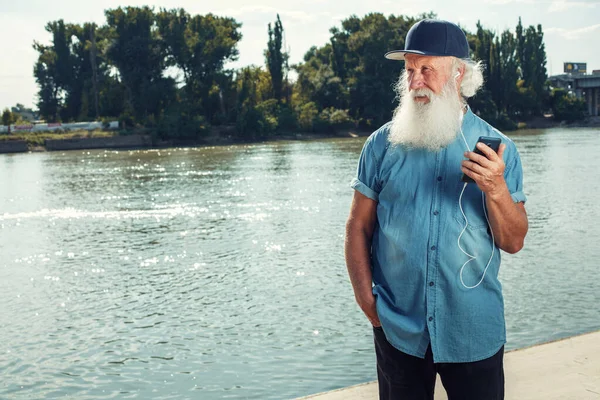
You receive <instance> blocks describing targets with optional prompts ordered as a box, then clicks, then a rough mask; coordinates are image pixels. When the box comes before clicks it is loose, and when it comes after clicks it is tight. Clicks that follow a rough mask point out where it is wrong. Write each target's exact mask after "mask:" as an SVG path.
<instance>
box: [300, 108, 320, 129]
mask: <svg viewBox="0 0 600 400" xmlns="http://www.w3.org/2000/svg"><path fill="white" fill-rule="evenodd" d="M297 114H298V127H299V128H300V129H302V130H304V131H307V132H313V131H314V130H315V123H318V121H317V118H318V116H319V109H318V108H317V105H316V104H315V103H314V102H312V101H311V102H309V103H305V104H302V105H301V106H300V107H298V110H297Z"/></svg>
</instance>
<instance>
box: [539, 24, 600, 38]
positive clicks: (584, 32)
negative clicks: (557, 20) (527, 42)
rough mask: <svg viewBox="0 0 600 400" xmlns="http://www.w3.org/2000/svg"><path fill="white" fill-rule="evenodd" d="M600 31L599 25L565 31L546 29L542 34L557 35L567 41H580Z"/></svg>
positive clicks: (562, 29) (561, 29)
mask: <svg viewBox="0 0 600 400" xmlns="http://www.w3.org/2000/svg"><path fill="white" fill-rule="evenodd" d="M595 31H600V24H595V25H590V26H586V27H583V28H579V29H565V28H548V29H545V30H544V32H545V33H546V34H548V33H550V34H557V35H559V36H562V37H563V38H565V39H567V40H576V39H582V38H583V37H586V36H588V37H589V34H591V33H592V32H595Z"/></svg>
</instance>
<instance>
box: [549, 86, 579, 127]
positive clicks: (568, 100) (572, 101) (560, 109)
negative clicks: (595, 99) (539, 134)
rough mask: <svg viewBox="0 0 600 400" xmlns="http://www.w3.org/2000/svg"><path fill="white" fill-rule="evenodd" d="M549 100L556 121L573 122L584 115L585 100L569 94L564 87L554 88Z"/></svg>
mask: <svg viewBox="0 0 600 400" xmlns="http://www.w3.org/2000/svg"><path fill="white" fill-rule="evenodd" d="M550 102H551V105H552V112H553V114H554V119H555V120H557V121H566V122H575V121H580V120H582V119H584V117H585V111H586V106H585V101H584V100H583V99H578V98H576V97H575V96H573V95H570V94H569V93H567V92H566V91H565V90H564V89H554V90H553V91H552V95H551V97H550Z"/></svg>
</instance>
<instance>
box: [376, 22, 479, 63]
mask: <svg viewBox="0 0 600 400" xmlns="http://www.w3.org/2000/svg"><path fill="white" fill-rule="evenodd" d="M406 53H410V54H420V55H423V56H440V57H449V56H452V57H456V58H463V59H465V58H469V43H468V42H467V37H466V36H465V33H464V32H463V31H462V29H460V28H459V27H458V26H457V25H455V24H453V23H452V22H448V21H442V20H437V19H423V20H421V21H419V22H417V23H416V24H414V25H413V26H412V27H411V28H410V30H409V31H408V34H407V35H406V41H405V44H404V50H393V51H390V52H387V53H386V54H385V58H388V59H390V60H404V55H405V54H406Z"/></svg>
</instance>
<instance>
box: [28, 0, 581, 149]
mask: <svg viewBox="0 0 600 400" xmlns="http://www.w3.org/2000/svg"><path fill="white" fill-rule="evenodd" d="M105 16H106V23H105V24H104V25H101V26H97V25H96V24H93V23H84V24H69V23H65V22H64V21H63V20H59V21H53V22H49V23H48V24H47V25H46V31H47V32H48V33H49V34H50V36H51V40H50V44H49V45H42V44H40V43H38V42H35V43H34V45H33V47H34V49H35V50H36V52H37V54H38V59H37V61H36V63H35V66H34V76H35V79H36V82H37V84H38V89H39V90H38V103H37V105H38V107H39V110H40V115H41V116H42V118H44V119H46V120H47V121H48V122H54V121H65V122H67V121H80V120H90V119H100V118H118V119H119V121H120V122H121V126H122V127H124V128H125V129H128V130H131V129H149V130H151V131H153V132H155V134H156V135H157V136H156V137H157V138H159V139H163V140H167V139H175V140H182V141H190V140H192V141H193V140H199V139H202V137H203V136H204V135H205V134H206V132H207V130H208V127H209V126H210V125H211V124H212V125H221V124H233V123H235V125H236V127H237V135H238V137H239V138H242V139H248V140H253V139H263V138H267V137H270V136H272V135H276V134H278V133H282V132H293V131H297V130H301V131H308V132H334V131H339V130H344V129H350V128H352V127H356V126H359V127H361V128H368V129H374V128H376V127H378V126H380V125H381V124H383V123H385V122H387V121H388V120H389V119H390V118H391V116H392V112H393V109H394V106H395V104H396V103H395V102H396V101H397V100H396V98H395V97H396V94H395V93H394V90H393V85H394V84H395V82H396V81H397V79H398V77H399V75H400V73H401V70H402V68H403V63H399V62H393V61H390V60H387V59H385V58H384V57H383V55H384V54H385V53H386V52H387V51H389V50H391V49H400V48H403V47H404V39H405V37H406V33H407V32H408V30H409V29H410V27H411V26H412V25H413V24H414V23H415V22H416V21H418V20H420V19H422V18H424V17H434V18H435V15H433V14H429V15H419V16H416V17H408V16H395V15H390V16H384V15H383V14H381V13H371V14H367V15H365V16H364V17H362V18H360V17H357V16H355V15H352V16H350V17H348V18H346V19H345V20H343V21H342V22H341V25H340V26H335V27H332V28H331V29H330V33H331V35H330V39H329V42H328V43H326V44H325V45H323V46H321V47H312V48H311V49H310V50H309V51H308V52H307V53H306V54H305V55H304V59H303V62H301V63H299V64H297V65H294V66H293V68H294V70H295V71H296V72H297V80H296V81H295V82H288V80H287V72H288V70H289V68H288V54H287V53H286V51H285V50H286V49H284V43H283V38H284V31H283V26H282V23H281V19H280V18H279V15H277V19H276V21H275V22H274V23H273V24H268V26H267V28H268V34H269V40H268V42H267V48H266V50H265V52H264V56H265V67H262V68H261V67H258V66H250V67H245V68H242V69H240V70H238V71H234V70H229V69H226V68H225V65H227V64H228V63H230V62H233V61H236V60H237V59H238V50H237V44H238V43H239V41H240V40H241V38H242V34H241V24H240V23H239V22H237V21H236V20H234V19H232V18H227V17H219V16H215V15H213V14H207V15H191V14H189V13H188V12H186V11H185V10H184V9H181V8H180V9H173V10H166V9H160V10H159V11H158V12H155V11H154V9H153V8H150V7H124V8H122V7H119V8H117V9H112V10H107V11H105ZM467 39H468V41H469V45H470V46H471V50H472V52H473V55H474V58H476V59H480V60H482V61H483V62H484V63H485V64H486V69H485V87H484V88H483V90H482V91H481V92H480V93H478V95H477V96H476V97H474V98H473V99H470V101H469V103H470V104H471V107H472V108H473V110H474V111H475V112H477V113H478V114H479V115H481V116H482V117H483V118H485V119H487V120H489V121H490V122H493V123H496V124H497V126H498V127H499V128H502V129H507V128H510V127H512V126H513V125H514V123H513V122H512V121H515V120H526V119H527V118H531V117H534V116H537V115H540V114H541V112H542V111H543V110H547V109H549V108H550V103H552V108H553V110H555V115H557V116H563V117H564V118H567V119H570V118H575V116H577V115H579V114H578V113H579V112H580V111H578V110H581V106H580V103H581V102H576V101H574V100H573V99H572V98H570V97H568V96H562V95H560V96H559V95H553V96H552V97H551V96H550V95H549V92H548V88H547V86H546V78H547V72H546V54H545V47H544V42H543V32H542V28H541V26H539V25H538V26H537V27H534V26H529V27H526V28H525V27H523V26H522V24H521V20H520V19H519V23H518V25H517V27H516V29H515V32H514V33H513V32H510V31H508V30H507V31H504V32H502V33H501V34H500V33H498V34H497V33H496V32H493V31H491V30H489V29H485V28H484V27H483V26H482V25H481V24H480V23H478V24H477V31H476V32H475V33H473V34H472V33H468V32H467Z"/></svg>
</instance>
